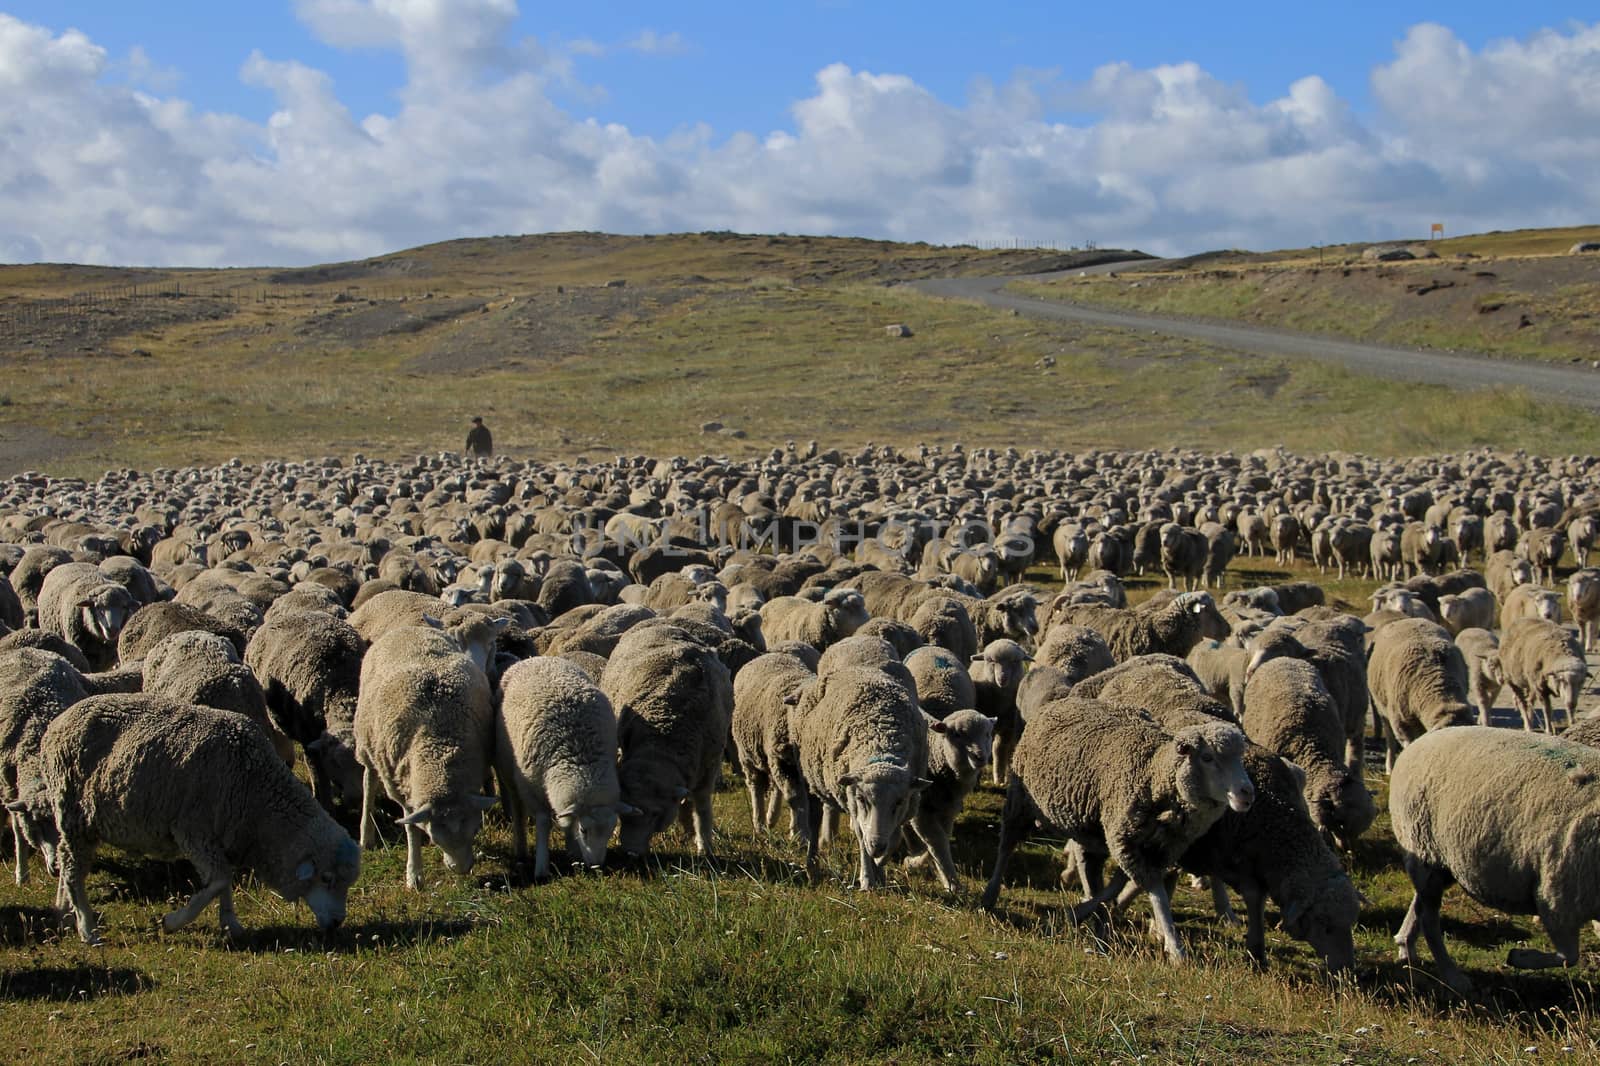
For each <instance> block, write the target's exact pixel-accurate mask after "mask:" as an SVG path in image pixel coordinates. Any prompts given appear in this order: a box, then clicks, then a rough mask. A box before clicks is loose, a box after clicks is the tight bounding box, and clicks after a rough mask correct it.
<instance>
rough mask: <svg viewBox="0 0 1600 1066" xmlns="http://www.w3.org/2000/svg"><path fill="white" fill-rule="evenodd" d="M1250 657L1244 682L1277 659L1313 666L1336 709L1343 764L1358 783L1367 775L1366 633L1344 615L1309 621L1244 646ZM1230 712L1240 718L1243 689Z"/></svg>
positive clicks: (1264, 636) (1263, 634)
mask: <svg viewBox="0 0 1600 1066" xmlns="http://www.w3.org/2000/svg"><path fill="white" fill-rule="evenodd" d="M1249 652H1250V657H1249V661H1248V662H1247V663H1246V664H1245V670H1244V677H1243V680H1244V681H1245V682H1246V683H1248V681H1249V679H1250V676H1251V674H1252V672H1253V671H1254V670H1256V669H1259V668H1260V667H1261V666H1262V664H1264V663H1267V662H1269V661H1271V660H1272V659H1275V658H1279V657H1281V656H1288V657H1290V658H1295V659H1303V660H1305V661H1306V662H1308V663H1310V664H1311V665H1312V666H1314V667H1316V670H1317V674H1318V676H1319V677H1321V678H1322V683H1323V685H1324V686H1325V687H1326V688H1327V690H1328V693H1329V695H1331V696H1332V697H1333V702H1334V704H1335V705H1336V706H1337V707H1338V708H1339V717H1340V721H1342V722H1343V724H1344V737H1345V743H1344V765H1345V767H1346V768H1347V769H1349V771H1350V773H1351V774H1352V775H1353V776H1354V777H1355V779H1356V780H1357V781H1361V780H1363V779H1364V778H1365V775H1366V769H1365V766H1366V752H1367V737H1366V726H1367V712H1368V709H1369V707H1370V700H1369V699H1368V692H1367V653H1366V639H1365V629H1364V627H1363V626H1362V624H1361V623H1360V622H1358V621H1356V620H1355V619H1354V618H1351V617H1349V616H1348V615H1340V616H1339V617H1338V618H1333V619H1329V620H1327V621H1321V622H1308V623H1307V624H1305V625H1303V626H1300V627H1299V628H1297V629H1295V630H1294V631H1293V632H1290V631H1289V630H1287V629H1281V628H1272V629H1268V630H1267V631H1265V632H1263V633H1261V634H1260V635H1259V636H1257V637H1255V638H1254V639H1252V640H1251V642H1250V644H1249ZM1239 700H1240V702H1238V703H1236V704H1235V706H1234V710H1235V712H1236V713H1237V714H1239V715H1240V716H1242V715H1243V714H1244V704H1243V689H1241V690H1240V693H1239Z"/></svg>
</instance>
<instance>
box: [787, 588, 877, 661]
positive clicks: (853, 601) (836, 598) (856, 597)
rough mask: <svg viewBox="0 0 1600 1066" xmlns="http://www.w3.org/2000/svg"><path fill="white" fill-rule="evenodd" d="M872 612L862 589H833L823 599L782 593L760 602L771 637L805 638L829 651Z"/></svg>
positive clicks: (804, 639)
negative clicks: (811, 598)
mask: <svg viewBox="0 0 1600 1066" xmlns="http://www.w3.org/2000/svg"><path fill="white" fill-rule="evenodd" d="M868 618H869V615H868V614H867V604H866V601H865V600H864V599H862V597H861V593H859V592H857V591H855V590H854V589H849V588H836V589H831V590H830V591H829V592H828V593H827V594H826V595H825V596H823V598H822V602H821V603H813V602H812V601H810V600H805V599H801V598H800V597H798V596H779V597H778V598H777V599H773V600H768V601H767V602H766V603H764V604H762V606H761V631H762V632H763V633H764V634H765V635H766V636H767V637H768V638H769V639H771V640H803V641H805V642H806V643H807V644H810V645H811V646H813V647H814V648H816V649H817V650H818V651H826V650H827V649H828V647H829V646H830V645H833V644H837V643H838V642H839V641H841V640H843V639H845V638H846V637H848V636H850V635H851V634H852V633H854V632H855V631H856V630H857V629H859V628H861V626H863V625H865V624H866V622H867V620H868Z"/></svg>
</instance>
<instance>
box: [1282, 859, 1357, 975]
mask: <svg viewBox="0 0 1600 1066" xmlns="http://www.w3.org/2000/svg"><path fill="white" fill-rule="evenodd" d="M1314 876H1315V875H1314ZM1296 887H1297V889H1298V891H1297V892H1296V893H1295V898H1294V899H1293V901H1292V902H1289V903H1288V904H1287V905H1286V906H1285V907H1284V909H1283V928H1284V931H1285V932H1287V933H1288V934H1289V935H1290V936H1292V937H1294V938H1295V939H1296V940H1303V941H1305V942H1306V943H1307V944H1310V945H1311V947H1312V948H1313V949H1314V950H1315V951H1316V952H1317V954H1319V955H1321V956H1322V961H1323V963H1324V964H1325V965H1326V966H1327V967H1328V969H1329V970H1330V971H1332V972H1334V973H1338V972H1340V971H1343V970H1349V969H1351V968H1352V967H1353V966H1354V965H1355V961H1356V946H1355V938H1354V936H1353V935H1352V930H1354V929H1355V924H1356V920H1357V919H1358V918H1359V917H1360V914H1361V900H1360V897H1359V896H1358V895H1357V893H1356V887H1355V885H1353V884H1351V882H1350V878H1349V877H1348V876H1346V875H1345V872H1344V871H1343V870H1342V869H1339V868H1338V866H1337V864H1335V865H1334V868H1333V869H1332V870H1331V871H1330V872H1329V873H1328V874H1327V876H1326V877H1325V878H1321V879H1320V880H1319V881H1317V883H1315V884H1309V885H1308V884H1301V885H1298V886H1296Z"/></svg>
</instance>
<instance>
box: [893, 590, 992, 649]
mask: <svg viewBox="0 0 1600 1066" xmlns="http://www.w3.org/2000/svg"><path fill="white" fill-rule="evenodd" d="M907 621H908V622H909V623H910V625H911V628H912V629H914V630H916V632H917V635H918V636H919V637H921V638H922V640H923V643H925V644H937V645H938V646H939V647H941V648H944V649H945V650H947V651H951V652H954V653H955V654H956V655H957V656H959V657H961V658H963V659H970V658H972V657H973V656H974V655H976V654H978V631H977V627H976V626H974V625H973V624H972V616H971V615H970V614H968V613H967V609H966V606H965V605H964V604H963V603H962V602H961V601H960V600H959V599H957V598H956V597H954V596H951V595H948V594H945V593H942V592H940V591H938V590H935V591H933V592H930V593H928V594H927V595H924V596H923V597H922V598H921V599H919V600H918V601H917V602H916V608H915V610H914V611H913V612H912V614H911V617H910V618H909V619H908V620H907Z"/></svg>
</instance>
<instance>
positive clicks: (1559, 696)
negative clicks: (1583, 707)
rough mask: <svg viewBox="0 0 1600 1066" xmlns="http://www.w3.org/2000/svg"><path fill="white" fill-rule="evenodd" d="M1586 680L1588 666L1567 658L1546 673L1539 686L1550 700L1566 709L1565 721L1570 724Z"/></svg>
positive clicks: (1576, 659)
mask: <svg viewBox="0 0 1600 1066" xmlns="http://www.w3.org/2000/svg"><path fill="white" fill-rule="evenodd" d="M1588 680H1589V667H1588V665H1587V664H1586V663H1585V662H1584V661H1583V660H1582V659H1581V658H1569V659H1564V660H1562V661H1561V662H1560V663H1559V664H1558V665H1557V666H1556V668H1555V669H1553V670H1550V671H1549V672H1547V673H1546V674H1545V675H1544V677H1543V679H1542V681H1541V684H1542V687H1543V688H1544V690H1545V691H1546V692H1548V693H1549V694H1550V698H1551V699H1552V700H1554V701H1556V702H1557V703H1559V704H1560V705H1561V706H1563V707H1565V708H1566V709H1567V721H1569V722H1570V721H1572V716H1573V715H1574V714H1576V713H1577V711H1578V697H1579V696H1580V695H1582V694H1583V685H1584V682H1586V681H1588Z"/></svg>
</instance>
